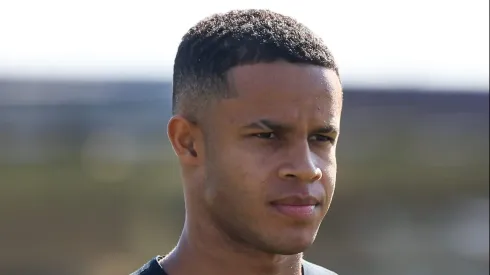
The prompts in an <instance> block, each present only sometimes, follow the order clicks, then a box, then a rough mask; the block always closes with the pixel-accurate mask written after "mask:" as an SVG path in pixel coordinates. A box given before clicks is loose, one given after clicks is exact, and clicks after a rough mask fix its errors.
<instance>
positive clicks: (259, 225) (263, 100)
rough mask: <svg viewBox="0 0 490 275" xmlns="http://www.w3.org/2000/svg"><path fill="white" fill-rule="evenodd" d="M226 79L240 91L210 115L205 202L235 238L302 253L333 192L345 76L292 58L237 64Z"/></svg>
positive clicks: (266, 248) (277, 251)
mask: <svg viewBox="0 0 490 275" xmlns="http://www.w3.org/2000/svg"><path fill="white" fill-rule="evenodd" d="M228 81H229V85H230V89H233V90H234V92H236V93H237V94H238V96H237V97H233V98H230V99H223V100H220V101H219V102H217V103H216V104H213V107H212V109H211V110H210V111H209V115H208V114H207V115H206V119H207V121H208V123H207V125H208V128H207V130H206V131H205V140H206V143H205V144H206V157H205V164H204V165H205V179H204V181H203V188H204V192H203V200H204V201H205V204H206V205H205V207H206V208H207V210H208V211H209V213H210V216H211V217H212V219H213V220H214V222H215V223H216V224H217V225H218V226H219V227H220V229H222V230H224V231H225V232H226V233H227V234H228V235H229V236H230V237H231V238H233V239H234V240H235V241H240V242H242V243H244V244H247V245H249V246H251V247H253V248H255V249H259V250H261V251H265V252H269V253H274V254H285V255H286V254H296V253H300V252H302V251H304V250H305V249H306V248H307V247H308V246H310V245H311V244H312V243H313V241H314V239H315V236H316V233H317V231H318V228H319V226H320V223H321V221H322V220H323V217H324V216H325V214H326V213H327V210H328V208H329V205H330V202H331V199H332V195H333V193H334V187H335V178H336V170H337V163H336V157H335V149H336V144H337V139H338V134H339V133H338V130H339V125H340V115H341V108H342V95H341V94H342V91H341V85H340V81H339V79H338V77H337V75H336V74H335V72H333V71H332V70H327V69H324V68H321V67H318V66H312V65H295V64H290V63H286V62H276V63H272V64H255V65H247V66H240V67H236V68H234V69H232V70H231V71H230V73H229V75H228Z"/></svg>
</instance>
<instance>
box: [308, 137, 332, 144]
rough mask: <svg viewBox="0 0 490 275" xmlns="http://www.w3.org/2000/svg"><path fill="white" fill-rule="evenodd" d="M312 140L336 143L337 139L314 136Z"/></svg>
mask: <svg viewBox="0 0 490 275" xmlns="http://www.w3.org/2000/svg"><path fill="white" fill-rule="evenodd" d="M310 140H313V141H318V142H331V143H334V142H335V138H333V137H330V136H325V135H313V136H311V137H310Z"/></svg>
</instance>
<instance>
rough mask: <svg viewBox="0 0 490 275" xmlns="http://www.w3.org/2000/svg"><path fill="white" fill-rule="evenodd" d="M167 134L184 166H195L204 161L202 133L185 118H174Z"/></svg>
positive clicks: (169, 123)
mask: <svg viewBox="0 0 490 275" xmlns="http://www.w3.org/2000/svg"><path fill="white" fill-rule="evenodd" d="M167 134H168V138H169V139H170V142H171V143H172V147H173V148H174V152H175V154H176V155H177V157H178V158H179V161H180V163H182V164H184V165H190V166H195V165H198V164H200V161H201V160H202V155H203V154H204V152H203V147H202V146H201V145H202V132H201V130H200V129H199V127H198V126H197V125H195V124H194V123H192V122H190V121H189V120H187V119H186V118H185V117H183V116H180V115H176V116H173V117H172V118H171V119H170V121H169V122H168V125H167Z"/></svg>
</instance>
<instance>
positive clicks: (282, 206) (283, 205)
mask: <svg viewBox="0 0 490 275" xmlns="http://www.w3.org/2000/svg"><path fill="white" fill-rule="evenodd" d="M270 204H271V206H272V207H273V208H274V209H275V210H277V211H278V212H279V213H281V214H283V215H286V216H288V217H290V218H293V219H298V220H309V219H311V218H313V217H314V216H315V214H316V212H317V210H318V207H319V206H320V200H319V199H317V198H315V197H313V196H306V197H301V196H289V197H285V198H283V199H280V200H276V201H273V202H271V203H270Z"/></svg>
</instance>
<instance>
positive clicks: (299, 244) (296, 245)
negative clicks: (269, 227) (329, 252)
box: [266, 234, 316, 255]
mask: <svg viewBox="0 0 490 275" xmlns="http://www.w3.org/2000/svg"><path fill="white" fill-rule="evenodd" d="M315 237H316V234H305V235H302V236H291V235H288V234H284V235H283V236H280V239H279V240H278V239H275V240H271V241H270V242H269V245H268V247H267V248H268V249H266V250H268V252H270V253H272V254H279V255H295V254H298V253H302V252H304V251H305V250H307V249H308V248H309V247H310V246H311V245H312V244H313V242H314V241H315Z"/></svg>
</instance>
